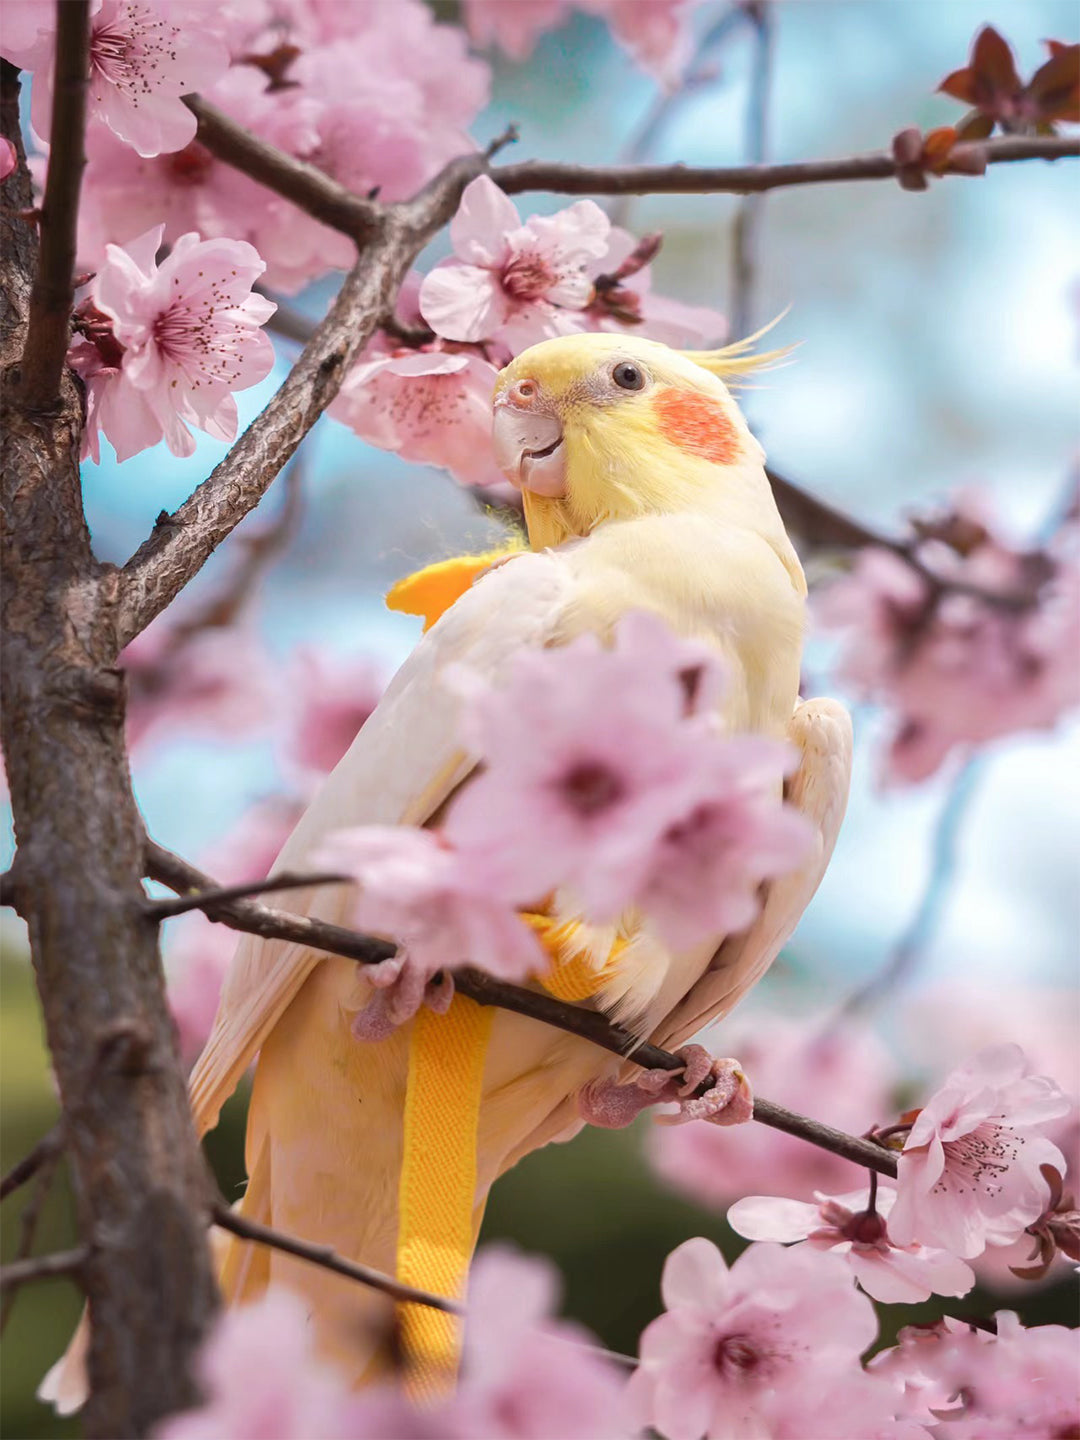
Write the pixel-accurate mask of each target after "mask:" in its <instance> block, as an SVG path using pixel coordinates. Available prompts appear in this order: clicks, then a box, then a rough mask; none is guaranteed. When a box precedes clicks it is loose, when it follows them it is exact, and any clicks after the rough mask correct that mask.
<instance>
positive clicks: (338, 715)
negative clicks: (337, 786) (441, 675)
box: [286, 646, 383, 777]
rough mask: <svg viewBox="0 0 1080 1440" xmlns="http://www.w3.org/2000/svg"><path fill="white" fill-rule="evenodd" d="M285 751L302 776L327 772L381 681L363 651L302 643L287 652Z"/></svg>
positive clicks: (355, 729)
mask: <svg viewBox="0 0 1080 1440" xmlns="http://www.w3.org/2000/svg"><path fill="white" fill-rule="evenodd" d="M290 672H291V673H290V675H289V678H288V685H287V691H288V694H289V696H290V698H291V701H292V714H291V715H290V716H289V719H288V725H287V737H286V747H287V748H286V755H287V758H288V760H289V762H290V763H291V764H292V765H294V766H296V768H297V769H298V771H299V773H300V775H301V776H304V777H311V776H312V775H328V774H329V773H330V771H331V770H333V768H334V766H335V765H336V764H337V763H338V761H339V760H340V759H341V757H342V756H343V755H344V754H345V752H346V750H348V748H349V746H350V745H351V744H352V742H353V741H354V740H355V739H356V736H357V735H358V734H359V731H360V727H361V726H362V725H363V723H364V721H365V720H366V719H367V718H368V716H369V715H370V714H371V712H372V711H373V710H374V709H375V706H376V705H377V704H378V702H379V695H380V692H381V691H382V688H383V687H382V683H381V681H380V679H379V677H378V674H377V672H376V667H375V666H374V665H373V663H372V662H371V660H370V659H369V658H368V657H366V656H353V657H342V656H335V655H330V654H328V653H326V652H325V651H321V650H318V649H316V648H315V647H314V646H302V647H300V648H299V649H298V650H297V651H296V652H295V653H294V654H293V655H292V657H291V663H290Z"/></svg>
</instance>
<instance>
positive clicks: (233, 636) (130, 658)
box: [121, 613, 381, 1060]
mask: <svg viewBox="0 0 1080 1440" xmlns="http://www.w3.org/2000/svg"><path fill="white" fill-rule="evenodd" d="M121 663H122V664H123V667H124V671H125V675H126V677H127V690H128V705H127V713H128V726H127V730H128V743H129V746H130V747H131V749H132V754H133V756H134V759H135V762H136V764H137V765H138V764H141V763H144V762H145V761H146V760H148V759H149V758H150V757H152V755H153V754H154V753H155V752H156V750H157V748H158V747H159V746H160V744H161V743H162V742H163V741H165V740H168V739H174V738H177V737H181V736H182V737H183V738H185V739H187V740H191V739H201V738H204V737H206V738H210V737H212V738H213V739H215V740H217V741H218V742H225V743H236V742H238V741H243V740H248V739H250V738H252V736H253V735H256V734H258V733H260V731H265V729H266V728H267V725H268V718H269V717H275V723H274V729H273V740H274V744H275V749H276V751H277V755H278V763H279V769H280V771H281V775H282V788H281V789H280V790H279V791H277V792H275V793H270V794H267V795H264V796H262V797H261V798H259V799H258V800H256V801H255V803H254V804H253V805H252V806H251V807H250V808H249V809H248V810H247V812H246V813H245V814H244V815H243V817H242V818H241V820H240V822H239V823H238V824H237V825H236V826H235V827H234V828H233V829H232V830H231V831H230V832H229V833H228V834H227V835H225V836H224V837H222V838H221V839H220V840H219V841H218V843H217V844H215V845H214V846H213V847H212V849H210V850H208V851H207V852H206V854H205V855H203V856H202V857H201V860H202V863H203V865H204V866H205V868H206V869H207V871H208V872H209V873H210V874H211V875H213V876H214V877H215V878H216V879H218V880H220V881H222V882H223V883H225V884H244V883H246V882H248V881H256V880H261V879H263V878H264V877H265V876H266V875H267V874H268V873H269V871H270V868H271V866H272V865H273V863H274V861H275V860H276V858H277V855H278V852H279V851H280V849H281V847H282V845H283V844H284V843H285V841H286V839H287V838H288V836H289V833H290V832H291V830H292V829H293V827H294V826H295V825H296V822H297V821H298V820H299V818H300V816H301V814H302V813H303V810H304V807H305V805H306V803H307V802H308V800H310V798H311V795H312V793H313V791H314V789H315V787H316V786H317V785H318V784H319V782H320V781H321V780H322V779H323V777H324V776H326V775H327V774H329V772H330V771H331V770H332V769H333V768H334V766H335V765H336V764H337V762H338V761H339V760H340V759H341V757H342V755H344V753H345V751H346V750H347V749H348V748H349V746H350V745H351V743H352V741H353V739H354V738H355V736H356V734H357V732H358V731H359V730H360V727H361V726H362V725H363V723H364V721H365V720H366V719H367V717H368V715H370V714H371V712H372V710H374V708H375V706H376V704H377V703H378V698H379V692H380V690H381V681H380V677H379V675H378V673H377V670H376V667H375V666H374V665H373V664H372V663H371V661H370V660H368V659H366V658H362V657H349V656H337V655H331V654H330V653H328V652H323V651H321V650H317V649H315V648H313V647H301V648H299V649H297V650H296V651H295V652H294V653H293V655H292V656H291V657H290V658H289V660H288V661H287V663H286V664H285V665H284V666H279V667H275V666H274V665H272V664H271V661H270V658H269V656H268V655H267V653H266V651H265V648H264V646H263V644H262V641H261V639H260V637H259V635H258V634H257V632H256V631H255V630H254V628H253V627H252V626H250V625H249V624H248V623H246V622H245V621H244V620H243V619H241V620H240V621H238V622H237V623H231V624H225V625H216V624H210V623H206V621H205V617H202V618H197V617H190V616H189V617H188V618H187V619H180V618H178V617H173V616H172V615H171V613H170V615H169V616H168V617H164V618H161V619H159V620H157V621H155V622H154V623H153V624H152V625H151V626H150V627H149V628H148V629H147V630H145V631H144V632H143V633H142V634H141V635H140V636H139V637H138V638H137V639H136V640H134V641H133V642H132V643H131V644H130V645H129V646H128V647H127V649H126V650H125V651H124V653H123V656H122V662H121ZM236 943H237V937H236V932H235V931H233V930H230V929H229V928H228V927H227V926H225V925H215V924H213V923H212V922H211V921H209V920H208V919H207V918H206V917H205V916H204V915H202V914H199V913H197V912H196V913H192V914H190V915H185V916H183V917H181V918H180V919H178V920H176V921H171V922H170V923H169V926H168V928H167V930H166V945H165V949H166V969H167V973H168V981H169V1004H170V1007H171V1009H172V1013H173V1018H174V1020H175V1021H176V1024H177V1028H178V1031H179V1036H180V1047H181V1051H182V1053H183V1055H184V1057H185V1059H187V1060H191V1059H194V1057H195V1056H196V1055H197V1054H198V1052H199V1050H200V1049H201V1048H202V1045H203V1044H204V1042H205V1040H206V1037H207V1036H208V1035H209V1033H210V1027H211V1024H212V1022H213V1018H214V1013H215V1011H216V1009H217V1002H218V995H219V993H220V990H221V982H222V980H223V979H224V976H225V972H226V970H227V968H228V964H229V961H230V960H231V958H232V955H233V952H234V951H235V949H236Z"/></svg>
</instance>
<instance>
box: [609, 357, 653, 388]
mask: <svg viewBox="0 0 1080 1440" xmlns="http://www.w3.org/2000/svg"><path fill="white" fill-rule="evenodd" d="M611 378H612V379H613V380H614V381H615V384H616V385H618V387H619V388H620V390H641V389H643V388H644V385H645V376H644V375H643V374H642V373H641V371H640V370H639V369H638V367H637V366H636V365H631V364H630V361H629V360H620V361H619V363H618V365H616V366H615V369H614V370H612V372H611Z"/></svg>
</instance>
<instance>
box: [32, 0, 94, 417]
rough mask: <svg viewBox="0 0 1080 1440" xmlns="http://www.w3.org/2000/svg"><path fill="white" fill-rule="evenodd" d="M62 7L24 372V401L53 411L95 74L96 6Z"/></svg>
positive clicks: (75, 3)
mask: <svg viewBox="0 0 1080 1440" xmlns="http://www.w3.org/2000/svg"><path fill="white" fill-rule="evenodd" d="M56 8H57V29H56V62H55V63H56V73H55V75H54V77H53V104H52V134H51V137H50V143H49V165H48V170H47V172H46V176H45V197H44V199H43V201H42V205H41V225H40V233H41V248H40V251H39V253H38V266H37V273H36V274H35V276H34V287H33V289H32V291H31V292H30V315H29V322H28V325H27V331H26V342H25V344H24V346H23V353H22V361H21V365H20V377H19V398H20V400H21V402H22V404H23V405H24V406H25V407H26V408H27V409H28V410H44V409H47V408H48V407H49V406H51V405H54V404H55V403H56V400H57V398H58V397H59V394H60V377H61V374H62V373H63V369H64V358H65V356H66V355H67V350H68V344H69V343H70V339H71V307H72V304H73V302H74V298H75V287H74V284H73V283H72V282H73V276H74V274H75V233H76V229H77V226H78V218H79V189H80V187H81V185H82V173H83V169H84V167H85V165H86V153H85V146H84V143H83V137H84V132H85V129H86V92H87V88H88V85H89V77H90V3H89V0H66V3H64V4H63V5H58V6H57V7H56Z"/></svg>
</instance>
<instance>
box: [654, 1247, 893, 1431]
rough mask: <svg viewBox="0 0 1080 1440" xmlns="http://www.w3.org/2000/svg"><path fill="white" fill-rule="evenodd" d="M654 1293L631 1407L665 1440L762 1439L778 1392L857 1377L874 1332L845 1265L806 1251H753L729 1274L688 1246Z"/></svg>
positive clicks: (712, 1255)
mask: <svg viewBox="0 0 1080 1440" xmlns="http://www.w3.org/2000/svg"><path fill="white" fill-rule="evenodd" d="M661 1290H662V1293H663V1298H664V1305H665V1307H666V1313H665V1314H663V1315H661V1316H660V1317H659V1319H657V1320H654V1321H653V1322H652V1323H651V1324H650V1325H649V1326H647V1327H646V1329H645V1330H644V1332H643V1333H642V1336H641V1346H640V1355H641V1361H640V1364H639V1366H638V1369H637V1371H636V1373H635V1375H634V1376H633V1378H632V1379H631V1381H630V1396H631V1400H632V1402H633V1404H634V1406H635V1409H636V1414H637V1418H638V1420H639V1423H641V1424H648V1425H653V1426H655V1428H656V1429H657V1430H659V1431H660V1432H661V1433H662V1434H663V1435H664V1436H665V1437H666V1440H701V1437H705V1440H742V1437H745V1436H748V1435H767V1434H769V1431H768V1430H767V1429H766V1428H765V1425H764V1423H763V1421H764V1419H765V1415H766V1414H767V1412H768V1409H769V1407H770V1406H771V1405H772V1404H774V1403H775V1399H776V1396H777V1395H778V1394H779V1393H781V1392H783V1391H784V1390H785V1389H788V1388H790V1387H799V1386H801V1385H802V1384H803V1382H804V1381H805V1380H807V1379H820V1377H821V1376H823V1375H825V1374H829V1373H833V1372H843V1371H845V1370H850V1369H851V1368H852V1367H856V1368H857V1364H858V1358H859V1355H860V1353H861V1352H862V1351H863V1350H865V1349H866V1347H867V1346H868V1345H870V1344H871V1343H872V1342H873V1340H874V1337H875V1335H876V1333H877V1321H876V1319H875V1317H874V1311H873V1307H872V1305H871V1304H870V1301H869V1300H868V1299H867V1298H866V1296H865V1295H862V1294H860V1293H859V1291H858V1290H856V1288H855V1286H854V1285H853V1284H852V1280H851V1274H850V1272H849V1271H848V1269H847V1268H846V1266H845V1265H844V1264H843V1263H842V1262H841V1261H840V1260H839V1259H838V1258H837V1257H835V1256H832V1255H825V1254H821V1253H819V1252H818V1251H814V1250H810V1249H807V1248H805V1247H800V1248H799V1249H796V1250H785V1249H784V1248H783V1247H782V1246H779V1245H752V1246H751V1247H750V1248H749V1249H748V1250H746V1251H744V1252H743V1254H742V1255H740V1256H739V1258H738V1259H737V1260H736V1261H735V1263H734V1265H732V1266H731V1268H730V1270H729V1269H728V1267H727V1265H726V1264H725V1262H724V1257H723V1256H722V1255H721V1254H720V1251H719V1250H718V1249H717V1248H716V1246H715V1245H713V1244H712V1242H711V1241H709V1240H705V1239H701V1238H699V1239H695V1240H687V1241H686V1243H685V1244H683V1245H680V1246H679V1247H678V1249H676V1250H673V1251H672V1253H671V1254H670V1255H669V1256H668V1258H667V1262H666V1264H665V1265H664V1274H663V1280H662V1283H661Z"/></svg>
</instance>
